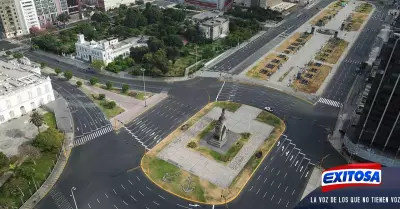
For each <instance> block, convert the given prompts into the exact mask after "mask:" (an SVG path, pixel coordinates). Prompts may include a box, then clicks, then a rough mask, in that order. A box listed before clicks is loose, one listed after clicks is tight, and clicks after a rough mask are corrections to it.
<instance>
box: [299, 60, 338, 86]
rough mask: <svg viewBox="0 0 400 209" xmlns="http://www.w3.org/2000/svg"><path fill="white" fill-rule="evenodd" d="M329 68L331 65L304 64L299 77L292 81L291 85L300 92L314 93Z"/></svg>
mask: <svg viewBox="0 0 400 209" xmlns="http://www.w3.org/2000/svg"><path fill="white" fill-rule="evenodd" d="M331 69H332V67H330V66H327V65H322V64H320V63H310V64H309V65H308V66H306V69H305V70H304V72H303V73H302V74H301V76H300V78H299V79H296V80H295V81H294V83H293V85H292V87H293V88H294V89H296V90H298V91H301V92H305V93H316V92H317V91H318V89H319V88H320V86H321V84H322V83H323V82H324V81H325V78H326V77H327V76H328V75H329V73H330V71H331Z"/></svg>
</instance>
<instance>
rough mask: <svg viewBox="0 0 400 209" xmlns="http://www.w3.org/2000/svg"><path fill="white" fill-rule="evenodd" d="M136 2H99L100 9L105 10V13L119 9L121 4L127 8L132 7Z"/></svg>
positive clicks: (112, 0) (113, 0) (123, 0)
mask: <svg viewBox="0 0 400 209" xmlns="http://www.w3.org/2000/svg"><path fill="white" fill-rule="evenodd" d="M134 3H135V0H103V1H99V7H100V8H103V9H104V10H105V11H108V10H110V9H114V8H118V7H119V6H120V5H121V4H125V5H126V6H130V5H131V4H134Z"/></svg>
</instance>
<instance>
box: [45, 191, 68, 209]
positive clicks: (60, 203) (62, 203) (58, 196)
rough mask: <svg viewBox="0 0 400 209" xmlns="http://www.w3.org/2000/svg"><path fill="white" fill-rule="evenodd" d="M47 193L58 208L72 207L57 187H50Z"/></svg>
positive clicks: (66, 208)
mask: <svg viewBox="0 0 400 209" xmlns="http://www.w3.org/2000/svg"><path fill="white" fill-rule="evenodd" d="M49 194H50V196H51V198H52V199H53V201H54V203H55V204H56V205H57V207H58V208H59V209H73V208H72V206H71V204H70V202H69V201H68V200H67V198H66V197H65V196H64V194H63V193H61V192H60V191H59V190H58V189H57V188H53V189H51V190H50V192H49Z"/></svg>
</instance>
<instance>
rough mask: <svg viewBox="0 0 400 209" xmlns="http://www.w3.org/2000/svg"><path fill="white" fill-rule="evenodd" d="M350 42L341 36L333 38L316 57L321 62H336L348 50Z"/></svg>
mask: <svg viewBox="0 0 400 209" xmlns="http://www.w3.org/2000/svg"><path fill="white" fill-rule="evenodd" d="M348 45H349V42H347V41H345V40H343V39H340V38H331V39H329V40H328V42H327V43H326V44H325V45H324V47H323V48H322V49H321V50H320V51H319V52H318V53H317V55H316V56H315V59H316V60H318V61H321V62H326V63H330V64H336V63H337V61H338V60H339V59H340V57H341V56H342V54H343V52H344V51H345V50H346V48H347V46H348Z"/></svg>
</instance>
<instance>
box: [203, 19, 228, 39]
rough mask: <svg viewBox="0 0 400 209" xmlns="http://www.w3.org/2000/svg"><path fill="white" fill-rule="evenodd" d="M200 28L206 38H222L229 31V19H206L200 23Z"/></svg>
mask: <svg viewBox="0 0 400 209" xmlns="http://www.w3.org/2000/svg"><path fill="white" fill-rule="evenodd" d="M200 30H201V31H202V32H203V36H204V37H205V38H207V39H211V40H216V39H218V38H223V37H225V36H227V35H228V33H229V19H225V18H221V17H217V18H213V19H210V20H206V21H204V22H202V23H201V24H200Z"/></svg>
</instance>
